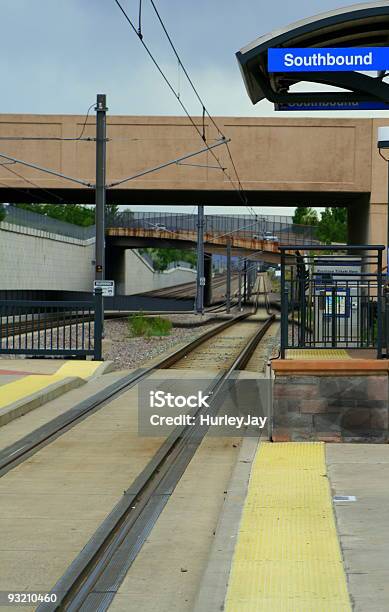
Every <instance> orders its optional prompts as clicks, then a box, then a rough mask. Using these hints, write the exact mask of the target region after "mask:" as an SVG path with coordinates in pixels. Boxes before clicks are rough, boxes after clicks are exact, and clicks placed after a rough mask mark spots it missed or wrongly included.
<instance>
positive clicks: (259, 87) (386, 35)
mask: <svg viewBox="0 0 389 612" xmlns="http://www.w3.org/2000/svg"><path fill="white" fill-rule="evenodd" d="M328 47H336V48H350V47H352V48H354V47H356V48H358V47H360V48H361V47H363V48H366V47H389V2H388V1H387V0H384V1H380V2H369V3H364V4H354V5H352V6H348V7H347V8H343V9H338V10H335V11H330V12H328V13H322V14H320V15H317V16H316V17H311V18H309V19H303V20H302V21H298V22H296V23H294V24H292V25H290V26H288V27H286V28H282V29H279V30H275V31H274V32H271V33H270V34H266V35H265V36H261V37H260V38H258V39H257V40H255V41H254V42H252V43H250V44H249V45H247V46H246V47H244V48H243V49H241V50H240V51H238V53H237V54H236V56H237V59H238V62H239V65H240V68H241V72H242V75H243V79H244V82H245V85H246V89H247V93H248V95H249V97H250V99H251V101H252V102H253V104H256V103H257V102H260V101H261V100H263V99H265V98H267V99H268V100H270V101H271V102H274V103H275V106H276V108H278V109H279V110H282V109H283V106H288V105H289V106H290V105H293V104H295V105H297V104H306V103H310V104H320V103H324V104H325V103H333V104H336V103H339V104H342V103H345V102H346V103H349V104H355V105H356V106H357V105H359V104H368V103H371V104H372V106H371V108H374V104H378V105H379V104H383V103H384V104H386V105H388V108H389V84H388V83H386V82H385V80H384V79H385V76H386V74H387V71H386V70H381V71H378V72H377V71H376V72H374V73H373V72H368V71H364V72H360V71H355V70H349V71H338V72H335V71H334V72H330V71H324V70H323V71H318V70H316V71H304V69H301V70H299V71H296V72H289V71H284V72H269V70H268V51H269V49H275V48H281V49H282V48H301V49H309V48H319V49H320V48H328ZM388 68H389V66H388ZM301 82H304V83H306V87H307V91H306V92H305V91H304V92H303V91H290V88H291V87H292V86H293V85H295V84H296V83H301ZM310 82H311V83H321V84H323V85H331V86H334V87H338V88H341V89H344V90H347V91H346V92H344V91H343V92H342V91H336V90H333V91H328V90H327V91H317V88H316V91H315V90H314V91H309V87H310V86H309V83H310ZM311 89H312V88H311Z"/></svg>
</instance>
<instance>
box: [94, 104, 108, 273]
mask: <svg viewBox="0 0 389 612" xmlns="http://www.w3.org/2000/svg"><path fill="white" fill-rule="evenodd" d="M95 111H96V202H95V203H96V210H95V219H96V268H95V279H96V280H103V279H104V269H105V218H104V217H105V190H106V185H105V174H106V113H107V107H106V96H105V94H97V102H96V108H95Z"/></svg>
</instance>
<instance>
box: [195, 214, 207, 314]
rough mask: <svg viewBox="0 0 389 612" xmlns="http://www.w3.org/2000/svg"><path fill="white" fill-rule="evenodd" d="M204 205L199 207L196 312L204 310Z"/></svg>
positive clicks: (199, 312)
mask: <svg viewBox="0 0 389 612" xmlns="http://www.w3.org/2000/svg"><path fill="white" fill-rule="evenodd" d="M204 287H205V276H204V206H201V205H199V206H198V207H197V281H196V312H197V313H198V314H203V312H204Z"/></svg>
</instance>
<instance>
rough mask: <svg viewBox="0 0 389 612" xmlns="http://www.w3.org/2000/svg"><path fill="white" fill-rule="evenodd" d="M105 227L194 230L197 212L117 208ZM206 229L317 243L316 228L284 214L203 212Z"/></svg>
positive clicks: (245, 236)
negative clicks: (262, 214) (256, 214)
mask: <svg viewBox="0 0 389 612" xmlns="http://www.w3.org/2000/svg"><path fill="white" fill-rule="evenodd" d="M106 227H127V228H132V229H134V230H136V229H140V230H150V231H167V232H171V233H172V234H174V233H175V232H182V231H186V232H196V231H197V215H195V214H185V213H166V212H161V213H156V212H130V211H119V212H117V213H115V214H113V215H108V216H107V218H106ZM205 231H206V232H207V233H209V234H213V235H214V237H215V238H216V237H219V238H221V237H227V236H231V237H232V238H234V237H235V238H241V239H246V240H262V239H265V240H266V239H268V240H271V241H273V242H279V243H280V244H283V245H285V244H308V245H315V244H320V241H319V240H318V239H317V227H316V226H308V225H296V224H294V223H291V218H290V217H286V216H284V217H283V216H275V215H273V216H261V215H258V216H257V217H254V216H253V215H206V216H205Z"/></svg>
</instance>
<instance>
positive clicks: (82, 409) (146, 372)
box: [0, 313, 251, 477]
mask: <svg viewBox="0 0 389 612" xmlns="http://www.w3.org/2000/svg"><path fill="white" fill-rule="evenodd" d="M250 314H251V313H244V314H241V315H238V316H236V317H234V318H233V319H230V320H228V321H224V322H223V323H221V324H220V325H217V326H215V327H214V328H213V329H210V330H208V331H206V332H204V333H203V334H201V335H200V336H198V337H197V338H195V339H194V340H192V341H191V342H189V343H187V344H186V345H184V346H183V347H181V348H179V349H177V350H176V351H174V352H173V353H171V354H170V355H167V356H165V357H163V358H162V359H161V360H160V361H158V363H156V364H154V365H152V366H149V367H147V368H139V369H137V370H135V372H132V373H131V374H127V375H126V376H123V377H122V378H120V379H119V380H118V381H116V382H114V383H113V384H111V385H109V386H108V387H107V388H105V389H103V390H102V391H99V392H98V393H96V394H94V395H93V396H91V397H90V398H88V399H86V400H84V401H83V402H80V403H79V404H77V405H76V406H74V407H73V408H71V409H69V410H67V411H66V412H64V413H63V414H61V415H60V416H58V417H56V418H54V419H52V420H51V421H49V422H48V423H46V424H45V425H42V426H41V427H39V428H37V429H35V430H34V431H32V432H31V433H29V434H27V435H26V436H24V437H23V438H21V439H20V440H18V441H17V442H15V443H14V444H12V445H10V446H8V447H6V448H5V449H3V450H2V451H0V477H1V476H3V475H4V474H6V473H7V472H9V471H10V470H11V469H13V468H14V467H16V466H17V465H19V464H20V463H22V462H23V461H25V460H26V459H28V458H29V457H31V455H34V454H35V453H36V452H38V451H39V450H40V449H41V448H43V447H44V446H47V445H48V444H50V443H51V442H53V441H54V440H56V439H57V438H58V437H59V436H61V435H62V434H64V433H65V432H66V431H68V430H69V429H71V428H72V427H74V426H75V425H77V424H78V423H79V422H81V421H83V420H84V419H86V418H87V417H88V416H90V415H91V414H94V413H95V412H97V411H98V410H100V409H101V408H103V407H104V406H105V405H106V404H107V403H109V402H111V401H112V400H114V399H116V398H117V397H119V396H120V395H122V394H123V393H125V392H126V391H128V390H130V389H131V388H132V387H134V386H135V385H137V384H138V383H139V382H140V381H142V380H144V379H146V378H147V377H148V376H150V375H151V374H152V373H153V372H154V371H155V370H156V369H162V368H170V367H171V366H173V365H174V364H175V363H176V362H177V361H179V360H180V359H183V358H184V357H185V356H186V355H187V354H188V353H190V352H191V351H192V350H193V349H195V348H197V347H198V346H200V345H201V344H202V343H203V342H206V341H207V340H209V339H210V338H212V337H214V336H216V335H217V334H219V333H220V332H222V331H224V330H225V329H227V328H228V327H230V326H232V325H235V324H236V323H238V322H240V321H242V320H243V319H245V318H247V317H249V316H250Z"/></svg>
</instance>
